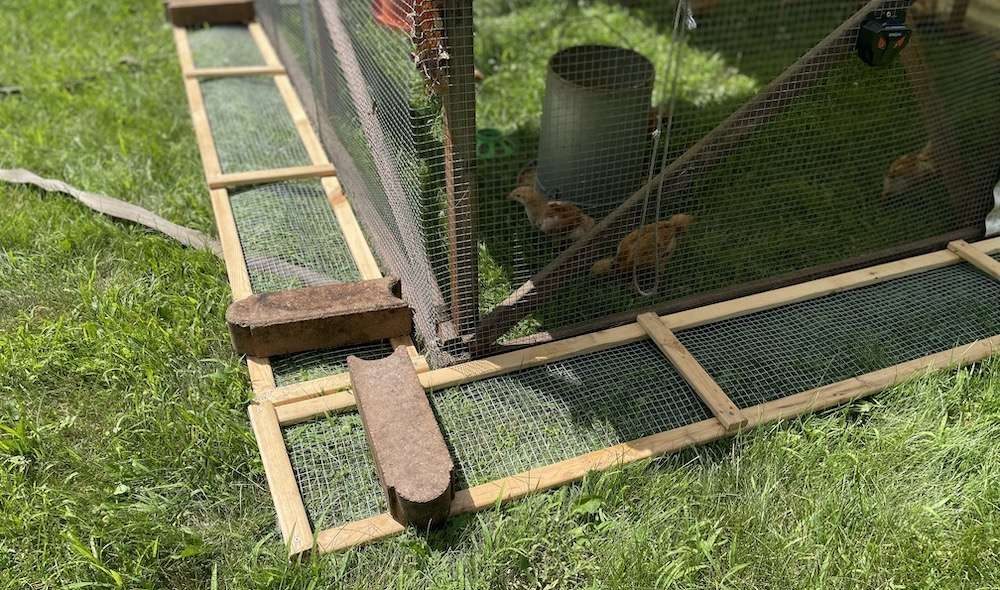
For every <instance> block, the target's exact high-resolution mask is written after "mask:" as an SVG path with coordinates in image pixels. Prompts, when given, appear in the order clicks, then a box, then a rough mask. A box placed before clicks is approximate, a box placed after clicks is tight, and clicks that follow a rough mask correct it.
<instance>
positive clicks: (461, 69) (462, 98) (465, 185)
mask: <svg viewBox="0 0 1000 590" xmlns="http://www.w3.org/2000/svg"><path fill="white" fill-rule="evenodd" d="M441 4H442V6H443V12H444V14H443V15H442V16H443V19H442V20H443V22H444V30H445V37H446V45H447V51H448V68H447V83H446V85H445V88H444V89H443V90H442V91H441V107H442V112H443V114H444V177H445V189H446V192H447V195H448V207H447V211H448V272H449V275H450V279H451V280H450V284H451V297H450V299H451V302H450V303H451V321H452V324H453V326H454V328H455V330H457V332H458V334H457V335H459V336H461V335H465V334H473V333H475V330H476V326H477V325H478V323H479V240H478V238H477V215H476V211H477V204H476V170H475V166H476V80H475V65H474V63H473V48H472V0H444V2H442V3H441ZM440 336H444V337H447V336H449V335H448V334H441V335H440Z"/></svg>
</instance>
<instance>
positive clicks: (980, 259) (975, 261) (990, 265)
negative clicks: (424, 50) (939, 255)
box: [948, 240, 1000, 281]
mask: <svg viewBox="0 0 1000 590" xmlns="http://www.w3.org/2000/svg"><path fill="white" fill-rule="evenodd" d="M948 250H950V251H951V252H953V253H954V254H957V255H958V256H959V257H960V258H962V260H964V261H966V262H968V263H969V264H971V265H972V266H975V267H976V268H978V269H979V270H981V271H983V272H984V273H986V274H988V275H989V276H991V277H993V278H994V279H996V280H998V281H1000V262H997V261H996V260H994V259H993V258H992V257H991V256H989V255H988V254H986V253H985V252H983V251H982V250H980V249H979V248H977V247H975V246H973V245H972V244H969V243H968V242H966V241H965V240H956V241H954V242H949V243H948Z"/></svg>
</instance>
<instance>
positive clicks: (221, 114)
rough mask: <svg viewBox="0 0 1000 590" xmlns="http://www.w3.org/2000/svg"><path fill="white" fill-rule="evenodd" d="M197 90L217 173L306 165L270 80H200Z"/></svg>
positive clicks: (286, 115) (297, 139)
mask: <svg viewBox="0 0 1000 590" xmlns="http://www.w3.org/2000/svg"><path fill="white" fill-rule="evenodd" d="M201 92H202V95H203V96H204V99H205V112H206V113H207V115H208V122H209V126H210V127H211V128H212V138H213V139H214V140H215V150H216V152H217V153H218V154H219V164H220V165H221V167H222V172H223V173H225V174H229V173H234V172H249V171H253V170H270V169H272V168H288V167H292V166H308V165H309V164H311V163H312V162H311V161H310V159H309V154H308V153H306V148H305V146H303V145H302V140H301V139H300V138H299V134H298V131H296V129H295V122H294V121H292V116H291V115H290V114H289V113H288V109H287V108H286V107H285V102H284V100H283V99H282V98H281V94H280V93H279V92H278V87H277V86H275V84H274V80H272V79H271V78H270V77H240V78H217V79H210V80H204V81H202V82H201Z"/></svg>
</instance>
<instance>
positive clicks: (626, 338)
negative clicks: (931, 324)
mask: <svg viewBox="0 0 1000 590" xmlns="http://www.w3.org/2000/svg"><path fill="white" fill-rule="evenodd" d="M969 247H970V248H972V249H974V250H976V251H979V252H983V253H984V254H989V253H993V252H1000V237H997V238H991V239H988V240H983V241H981V242H977V243H975V244H970V245H969ZM991 260H992V259H991ZM963 261H964V258H962V257H961V256H959V255H958V254H955V253H954V252H950V251H948V250H940V251H937V252H931V253H930V254H923V255H920V256H914V257H911V258H906V259H903V260H897V261H895V262H888V263H885V264H880V265H877V266H872V267H869V268H864V269H860V270H855V271H851V272H846V273H842V274H839V275H834V276H830V277H824V278H821V279H816V280H813V281H809V282H806V283H800V284H797V285H790V286H788V287H782V288H780V289H774V290H772V291H766V292H764V293H757V294H754V295H747V296H745V297H739V298H737V299H731V300H729V301H723V302H719V303H713V304H711V305H706V306H703V307H698V308H695V309H691V310H687V311H681V312H676V313H670V314H666V315H662V316H658V317H659V318H660V320H661V321H662V322H663V324H664V325H665V326H666V327H667V328H668V329H670V330H671V331H678V330H684V329H688V328H695V327H698V326H703V325H705V324H709V323H713V322H718V321H721V320H725V319H731V318H736V317H740V316H744V315H749V314H751V313H756V312H758V311H764V310H768V309H773V308H775V307H781V306H784V305H789V304H792V303H798V302H801V301H807V300H810V299H816V298H819V297H823V296H825V295H830V294H833V293H839V292H841V291H847V290H850V289H857V288H859V287H866V286H869V285H873V284H876V283H881V282H884V281H889V280H892V279H899V278H903V277H906V276H910V275H913V274H917V273H921V272H926V271H929V270H934V269H937V268H943V267H945V266H951V265H953V264H959V263H961V262H963ZM648 337H649V335H648V334H647V332H646V330H645V329H643V327H642V326H641V325H640V324H639V323H638V322H633V323H630V324H627V325H624V326H617V327H614V328H608V329H605V330H600V331H597V332H592V333H590V334H583V335H580V336H574V337H572V338H567V339H565V340H556V341H554V342H548V343H545V344H540V345H537V346H532V347H529V348H522V349H519V350H514V351H511V352H507V353H503V354H499V355H496V356H492V357H488V358H483V359H478V360H474V361H469V362H466V363H461V364H458V365H454V366H451V367H444V368H441V369H435V370H433V371H428V372H425V373H421V374H420V376H419V377H420V383H421V385H423V386H424V389H426V390H427V391H436V390H439V389H447V388H449V387H455V386H458V385H463V384H465V383H470V382H472V381H478V380H480V379H486V378H489V377H498V376H500V375H505V374H507V373H512V372H514V371H520V370H522V369H529V368H532V367H537V366H540V365H545V364H549V363H553V362H556V361H560V360H564V359H567V358H572V357H574V356H581V355H584V354H590V353H594V352H600V351H602V350H607V349H608V348H614V347H616V346H622V345H625V344H630V343H633V342H638V341H640V340H644V339H646V338H648ZM327 385H328V386H330V387H329V389H328V391H330V392H331V394H332V395H323V394H322V393H319V392H318V391H313V390H310V388H311V387H312V385H304V384H303V386H299V388H300V391H301V394H300V395H298V396H294V397H297V398H298V400H296V401H289V402H287V403H288V405H284V404H283V405H281V406H279V407H278V415H279V417H280V421H281V423H282V425H288V424H293V423H296V422H301V421H304V420H308V419H309V418H311V417H314V416H319V415H323V414H327V413H332V412H338V411H346V410H350V409H352V408H353V407H354V401H353V400H354V398H353V396H351V394H350V393H349V392H346V391H344V390H346V389H348V388H349V387H350V383H349V381H347V380H345V381H344V384H343V387H340V388H339V389H334V388H333V387H332V385H333V382H332V381H327ZM292 387H295V386H290V387H289V391H291V388H292ZM290 397H291V396H290ZM308 398H316V399H308ZM301 400H307V401H305V402H303V401H301Z"/></svg>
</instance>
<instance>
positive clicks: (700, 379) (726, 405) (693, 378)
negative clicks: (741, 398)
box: [636, 313, 749, 431]
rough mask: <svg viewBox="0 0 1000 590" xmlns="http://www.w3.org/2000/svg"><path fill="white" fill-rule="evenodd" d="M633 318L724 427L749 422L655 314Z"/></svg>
mask: <svg viewBox="0 0 1000 590" xmlns="http://www.w3.org/2000/svg"><path fill="white" fill-rule="evenodd" d="M636 322H638V324H639V325H640V326H642V329H643V330H645V331H646V334H648V335H649V337H650V338H651V339H652V340H653V342H655V343H656V346H657V347H658V348H659V349H660V352H662V353H663V356H665V357H667V360H668V361H670V364H671V365H673V366H674V368H675V369H677V372H678V373H680V375H681V377H683V378H684V380H685V381H687V383H688V385H690V386H691V389H693V390H694V391H695V393H697V394H698V397H700V398H701V401H703V402H705V405H706V406H708V409H709V410H711V411H712V414H714V415H715V417H716V418H717V419H718V420H719V422H720V423H721V424H722V426H723V427H724V428H725V429H726V430H727V431H733V430H738V429H740V428H743V427H744V426H746V425H747V424H748V423H749V420H748V419H747V417H746V415H745V414H744V413H743V411H742V410H740V409H739V408H738V407H737V406H736V404H734V403H733V401H732V400H731V399H729V396H728V395H726V393H725V392H724V391H722V388H721V387H719V384H718V383H716V382H715V380H714V379H712V376H711V375H709V374H708V372H707V371H706V370H705V368H704V367H702V366H701V364H700V363H699V362H698V361H697V360H696V359H695V358H694V356H693V355H692V354H691V353H690V351H688V349H687V348H685V347H684V345H683V344H682V343H681V341H680V340H678V339H677V336H675V335H674V333H673V332H672V331H671V330H670V328H668V327H667V325H666V323H664V322H663V320H661V319H660V317H659V316H658V315H656V314H654V313H644V314H641V315H639V316H638V317H636Z"/></svg>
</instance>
